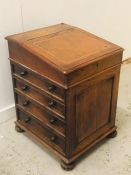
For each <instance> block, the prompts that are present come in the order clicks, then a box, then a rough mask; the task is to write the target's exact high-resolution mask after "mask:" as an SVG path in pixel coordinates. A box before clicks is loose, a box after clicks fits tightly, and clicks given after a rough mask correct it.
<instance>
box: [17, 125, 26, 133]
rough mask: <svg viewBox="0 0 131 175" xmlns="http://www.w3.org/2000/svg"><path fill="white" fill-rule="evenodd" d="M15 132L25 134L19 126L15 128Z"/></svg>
mask: <svg viewBox="0 0 131 175" xmlns="http://www.w3.org/2000/svg"><path fill="white" fill-rule="evenodd" d="M15 130H16V131H17V132H25V131H24V130H23V129H21V128H20V127H19V126H17V125H16V126H15Z"/></svg>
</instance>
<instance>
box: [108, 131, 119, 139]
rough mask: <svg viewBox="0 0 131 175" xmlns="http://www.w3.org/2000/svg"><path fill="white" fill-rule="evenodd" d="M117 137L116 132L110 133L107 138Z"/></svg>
mask: <svg viewBox="0 0 131 175" xmlns="http://www.w3.org/2000/svg"><path fill="white" fill-rule="evenodd" d="M116 136H117V131H113V132H112V133H110V134H109V135H108V136H107V138H114V137H116Z"/></svg>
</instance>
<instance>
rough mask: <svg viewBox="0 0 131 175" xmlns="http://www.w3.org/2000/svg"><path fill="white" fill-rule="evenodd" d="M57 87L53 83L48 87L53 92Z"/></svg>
mask: <svg viewBox="0 0 131 175" xmlns="http://www.w3.org/2000/svg"><path fill="white" fill-rule="evenodd" d="M55 88H56V87H55V86H54V85H51V86H49V87H48V90H49V91H50V92H52V91H54V90H55Z"/></svg>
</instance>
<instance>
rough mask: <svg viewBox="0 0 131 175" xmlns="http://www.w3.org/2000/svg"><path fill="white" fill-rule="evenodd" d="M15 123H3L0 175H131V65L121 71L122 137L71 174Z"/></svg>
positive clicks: (93, 153)
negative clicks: (19, 129)
mask: <svg viewBox="0 0 131 175" xmlns="http://www.w3.org/2000/svg"><path fill="white" fill-rule="evenodd" d="M14 120H15V118H14V119H10V120H8V121H5V122H3V123H0V175H54V174H55V175H66V174H68V175H131V64H127V65H126V64H125V65H123V67H122V71H121V80H120V89H119V99H118V108H117V126H118V136H117V137H116V138H114V139H105V140H104V141H102V142H101V143H100V144H99V145H97V146H95V147H94V148H93V149H92V150H91V151H90V152H88V153H87V154H85V155H84V156H83V157H82V158H81V160H80V161H79V162H78V164H77V165H76V167H75V169H74V170H72V171H70V172H66V171H64V170H62V169H61V168H60V165H59V162H58V160H57V158H56V157H55V156H53V155H52V154H50V153H49V152H47V150H45V149H43V148H42V147H41V146H40V145H38V144H35V141H34V140H30V138H29V137H28V136H27V135H26V134H21V133H16V132H15V130H14ZM52 156H53V157H52Z"/></svg>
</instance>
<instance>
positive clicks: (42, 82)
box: [12, 64, 64, 101]
mask: <svg viewBox="0 0 131 175" xmlns="http://www.w3.org/2000/svg"><path fill="white" fill-rule="evenodd" d="M12 66H13V68H12V69H13V73H14V75H15V76H16V77H19V78H21V79H24V80H25V81H28V82H29V83H31V84H33V85H34V86H36V87H37V88H40V89H42V90H43V91H46V93H49V94H50V95H52V96H54V97H56V98H58V99H59V100H60V101H64V89H63V88H62V87H60V86H58V85H56V84H54V83H53V82H51V81H49V80H48V79H46V78H43V77H41V76H39V75H37V74H35V73H33V72H31V71H29V70H27V69H26V68H24V67H23V66H20V65H16V64H12Z"/></svg>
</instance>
